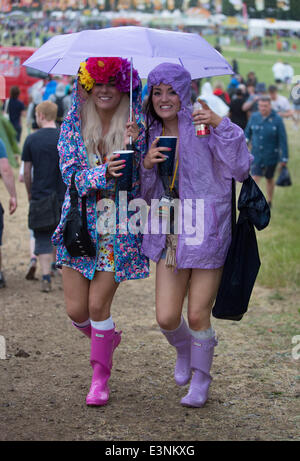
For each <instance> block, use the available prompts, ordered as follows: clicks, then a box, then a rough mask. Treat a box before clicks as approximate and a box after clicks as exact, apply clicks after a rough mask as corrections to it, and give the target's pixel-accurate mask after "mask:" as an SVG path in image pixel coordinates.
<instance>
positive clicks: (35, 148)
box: [22, 101, 65, 293]
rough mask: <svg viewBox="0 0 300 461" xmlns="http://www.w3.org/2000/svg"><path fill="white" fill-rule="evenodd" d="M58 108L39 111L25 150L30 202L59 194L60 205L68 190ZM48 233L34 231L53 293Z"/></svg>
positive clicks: (45, 287)
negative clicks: (60, 148) (61, 159)
mask: <svg viewBox="0 0 300 461" xmlns="http://www.w3.org/2000/svg"><path fill="white" fill-rule="evenodd" d="M56 116H57V106H56V104H54V103H53V102H51V101H44V102H42V103H40V104H38V106H37V107H36V121H37V124H38V126H39V127H40V129H39V130H37V131H36V132H34V133H32V134H30V135H29V136H28V137H27V138H26V140H25V142H24V146H23V152H22V160H23V161H24V182H25V186H26V190H27V195H28V200H29V202H30V201H31V200H40V199H42V198H44V197H50V196H51V194H53V193H56V194H57V197H58V200H59V202H61V203H62V202H63V199H64V193H65V187H64V184H63V182H62V178H61V173H60V170H59V157H58V151H57V143H58V139H59V129H58V128H57V127H56V123H55V121H56ZM53 231H54V229H52V230H49V231H34V238H35V249H34V254H35V255H37V256H38V260H39V264H40V268H41V272H42V286H41V289H42V291H43V292H46V293H48V292H49V291H51V263H52V254H53V245H52V242H51V236H52V233H53Z"/></svg>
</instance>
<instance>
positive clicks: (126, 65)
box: [116, 59, 139, 93]
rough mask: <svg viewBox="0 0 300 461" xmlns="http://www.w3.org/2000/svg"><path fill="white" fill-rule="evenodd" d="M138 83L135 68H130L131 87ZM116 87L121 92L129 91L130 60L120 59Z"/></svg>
mask: <svg viewBox="0 0 300 461" xmlns="http://www.w3.org/2000/svg"><path fill="white" fill-rule="evenodd" d="M138 84H139V77H138V73H137V71H136V70H135V69H132V88H133V89H135V88H136V87H137V86H138ZM116 87H117V88H118V90H119V91H121V92H122V93H127V92H129V91H130V62H129V61H128V60H127V59H122V64H121V68H120V70H119V72H118V73H117V75H116Z"/></svg>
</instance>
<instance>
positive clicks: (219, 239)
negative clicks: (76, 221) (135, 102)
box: [141, 63, 252, 269]
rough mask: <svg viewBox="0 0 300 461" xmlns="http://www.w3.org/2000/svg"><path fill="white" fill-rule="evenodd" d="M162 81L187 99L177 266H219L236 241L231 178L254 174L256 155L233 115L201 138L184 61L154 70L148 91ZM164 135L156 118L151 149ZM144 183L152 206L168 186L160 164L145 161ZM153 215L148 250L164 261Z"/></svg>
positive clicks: (145, 241)
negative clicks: (233, 238)
mask: <svg viewBox="0 0 300 461" xmlns="http://www.w3.org/2000/svg"><path fill="white" fill-rule="evenodd" d="M160 83H165V84H168V85H171V86H172V87H173V89H174V90H175V91H176V93H177V94H178V96H179V98H180V101H181V109H180V111H179V112H178V124H179V139H178V142H179V150H178V152H179V165H178V178H179V197H180V202H181V205H182V212H181V216H182V223H183V225H182V226H181V231H179V232H181V233H179V235H178V245H177V251H176V262H177V268H178V269H186V268H201V269H213V268H218V267H221V266H223V264H224V262H225V258H226V255H227V251H228V247H229V245H230V241H231V195H232V186H231V184H232V181H231V179H232V178H234V179H236V180H237V181H240V182H242V181H244V180H245V179H246V178H247V177H248V174H249V168H250V163H251V161H252V156H251V154H250V153H249V151H248V148H247V144H246V140H245V136H244V132H243V130H242V129H241V128H240V127H238V126H237V125H235V124H233V123H231V121H230V120H229V118H227V117H225V118H224V119H223V120H222V122H221V123H220V124H219V126H218V127H217V128H213V127H210V131H211V134H210V136H209V137H206V138H199V137H197V136H196V135H195V128H194V125H193V124H192V115H191V114H192V106H191V93H190V88H191V76H190V74H189V72H188V71H186V70H185V69H184V68H183V67H182V66H180V65H177V64H169V63H163V64H160V65H159V66H157V67H156V68H155V69H153V70H152V71H151V73H150V74H149V76H148V93H149V94H150V92H151V89H152V87H153V85H159V84H160ZM161 135H162V126H161V125H160V123H158V122H157V121H155V122H154V123H153V124H152V126H151V128H150V136H149V145H148V148H149V147H150V145H151V143H152V142H153V140H154V139H155V137H156V136H161ZM141 185H142V190H141V193H142V197H143V198H144V199H145V200H146V201H147V203H148V204H149V205H151V200H152V199H159V198H160V197H161V196H162V194H163V192H164V190H163V186H162V182H161V179H160V177H159V176H158V171H157V166H156V165H155V166H154V167H153V168H152V169H145V168H144V166H143V162H142V164H141ZM186 199H189V200H186ZM196 199H198V200H196ZM197 202H198V203H197ZM186 204H188V207H187V209H188V208H189V207H190V210H189V211H188V212H187V214H188V213H190V215H191V216H192V219H191V224H190V225H186V221H187V220H186V219H185V216H184V209H186ZM152 207H153V202H152ZM196 216H197V218H196ZM150 217H151V209H150V212H149V216H148V223H149V224H148V226H149V227H148V231H149V233H148V234H145V235H144V237H143V244H142V250H143V252H144V254H145V255H146V256H148V257H149V258H150V259H152V260H153V261H155V262H158V261H159V259H160V257H161V254H162V251H163V249H164V247H165V243H166V235H165V234H164V233H162V232H161V231H160V232H159V233H154V232H152V233H151V226H150ZM152 230H153V225H152ZM192 230H194V234H193V233H192ZM156 231H157V229H156ZM193 236H194V237H196V238H193Z"/></svg>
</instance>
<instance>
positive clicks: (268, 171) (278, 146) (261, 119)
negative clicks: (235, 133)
mask: <svg viewBox="0 0 300 461" xmlns="http://www.w3.org/2000/svg"><path fill="white" fill-rule="evenodd" d="M245 136H246V139H247V142H248V143H251V153H252V155H253V156H254V161H253V164H252V167H251V174H252V176H253V179H254V180H255V181H256V182H257V183H259V182H260V179H261V177H265V178H266V193H267V201H268V204H269V206H270V207H271V206H272V200H273V195H274V186H275V181H274V174H275V170H276V167H277V165H278V163H279V162H280V163H281V166H284V165H286V163H287V161H288V143H287V135H286V130H285V126H284V123H283V120H282V118H281V117H280V115H278V114H276V112H275V111H274V110H273V109H272V105H271V98H270V96H267V95H265V96H261V97H260V99H259V100H258V112H255V113H254V114H252V116H251V118H250V119H249V121H248V124H247V126H246V129H245Z"/></svg>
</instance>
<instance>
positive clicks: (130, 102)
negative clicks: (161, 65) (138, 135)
mask: <svg viewBox="0 0 300 461" xmlns="http://www.w3.org/2000/svg"><path fill="white" fill-rule="evenodd" d="M129 121H130V122H132V57H131V58H130V94H129ZM129 144H130V145H132V136H130V137H129Z"/></svg>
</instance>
